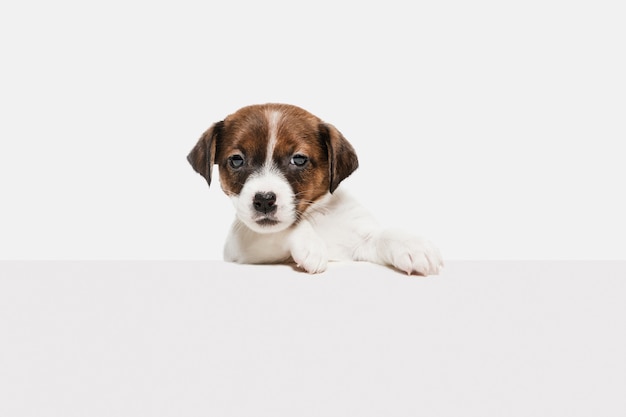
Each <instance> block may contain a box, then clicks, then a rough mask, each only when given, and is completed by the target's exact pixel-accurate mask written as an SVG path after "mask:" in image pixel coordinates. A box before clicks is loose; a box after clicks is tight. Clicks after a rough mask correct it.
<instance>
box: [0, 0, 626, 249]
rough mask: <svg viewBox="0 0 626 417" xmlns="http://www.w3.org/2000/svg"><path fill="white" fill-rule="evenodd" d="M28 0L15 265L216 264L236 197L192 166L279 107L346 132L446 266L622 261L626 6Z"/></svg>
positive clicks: (410, 225) (8, 166) (17, 85)
mask: <svg viewBox="0 0 626 417" xmlns="http://www.w3.org/2000/svg"><path fill="white" fill-rule="evenodd" d="M13 3H14V4H12V5H5V4H3V5H2V6H1V9H0V46H1V48H0V51H1V52H0V53H1V54H2V65H1V66H0V71H1V77H0V91H1V92H0V114H1V118H2V121H1V123H0V193H1V194H0V199H1V201H0V258H1V259H15V258H18V259H37V258H46V259H56V258H65V259H92V258H129V259H136V258H168V259H179V258H181V259H187V258H209V259H211V258H220V257H221V246H222V242H223V239H224V236H225V233H226V231H227V228H228V225H229V223H230V221H231V218H232V212H231V208H230V203H229V202H228V200H227V198H226V197H225V196H224V195H223V194H222V193H221V191H220V190H219V187H213V188H211V189H210V190H209V189H207V187H206V183H205V182H204V180H203V179H202V178H201V177H200V176H198V175H197V174H195V173H194V172H193V171H192V170H191V168H190V167H189V166H188V164H187V161H186V159H185V157H186V155H187V152H188V151H189V150H190V149H191V147H192V146H193V145H194V143H195V141H196V139H197V138H198V137H199V135H200V134H201V133H202V131H203V130H204V129H206V128H207V127H208V126H209V125H210V124H211V123H212V122H214V121H217V120H219V119H221V118H223V117H224V116H226V115H227V114H228V113H230V112H232V111H234V110H236V109H237V108H238V107H241V106H243V105H247V104H252V103H263V102H270V101H277V102H288V103H293V104H297V105H300V106H302V107H304V108H306V109H308V110H310V111H312V112H313V113H315V114H317V115H318V116H320V117H322V118H323V119H325V120H327V121H329V122H331V123H333V124H335V125H336V126H337V127H338V128H339V129H340V130H341V131H342V132H343V133H344V134H345V136H346V137H347V138H348V139H349V140H350V141H351V142H352V143H353V145H354V146H355V148H356V149H357V151H358V153H359V156H360V160H361V168H360V169H359V170H358V171H357V172H356V173H355V174H354V175H353V176H352V177H351V178H350V179H348V180H347V181H346V182H345V183H344V184H343V185H342V186H343V187H346V188H350V189H351V190H352V192H353V193H354V194H356V195H358V196H359V198H360V199H361V200H363V202H364V203H366V204H367V205H368V206H369V207H370V208H371V209H372V211H373V212H374V213H375V214H376V215H377V216H378V217H379V218H380V220H381V221H382V222H383V223H386V224H389V225H393V226H403V227H404V226H406V228H407V229H411V230H415V231H416V232H418V233H421V234H424V235H426V236H428V237H430V238H431V239H432V240H434V241H435V242H436V243H438V244H439V245H440V246H441V248H442V250H443V252H444V255H445V256H446V258H448V259H509V258H510V259H523V258H535V259H536V258H546V259H561V258H585V259H594V258H601V259H611V258H618V259H626V255H625V251H624V248H625V247H626V245H625V244H624V240H623V236H625V235H626V221H625V220H624V214H623V213H625V212H626V203H625V199H624V191H623V188H624V178H626V168H625V167H624V165H625V164H624V155H625V152H624V151H623V146H622V143H623V142H624V139H626V122H625V120H626V119H625V115H626V100H625V97H626V82H625V79H626V77H625V76H624V74H626V54H624V51H625V50H626V42H625V40H626V29H625V25H624V13H623V10H621V9H620V7H621V5H620V2H619V1H613V2H611V1H590V0H589V1H582V2H574V3H572V2H566V1H555V0H547V1H525V2H521V1H519V2H497V1H491V2H490V1H479V2H464V1H443V2H428V3H429V4H423V3H420V2H418V3H415V2H413V3H411V2H399V1H387V2H380V3H378V4H373V5H372V3H371V2H369V3H368V2H365V3H363V2H362V3H355V2H347V3H346V4H345V5H342V4H341V3H340V2H336V1H332V2H315V3H301V4H297V3H295V2H276V1H269V2H252V1H250V2H197V3H189V2H171V4H170V5H167V6H165V5H162V4H160V3H159V2H156V3H155V2H138V1H123V2H122V1H114V2H107V3H106V5H105V4H104V3H103V5H100V6H93V5H89V3H86V2H78V1H76V2H71V1H67V0H62V1H60V2H43V1H39V2H31V3H30V4H28V3H24V2H22V3H19V5H18V4H17V3H16V2H13ZM210 3H215V4H214V5H210Z"/></svg>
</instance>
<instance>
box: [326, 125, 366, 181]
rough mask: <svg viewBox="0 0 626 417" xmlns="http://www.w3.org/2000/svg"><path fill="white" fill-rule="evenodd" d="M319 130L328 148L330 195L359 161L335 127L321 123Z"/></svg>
mask: <svg viewBox="0 0 626 417" xmlns="http://www.w3.org/2000/svg"><path fill="white" fill-rule="evenodd" d="M319 129H320V134H321V136H322V138H323V139H324V140H325V141H326V146H327V147H328V162H329V170H330V192H331V193H332V192H334V191H335V190H336V189H337V187H338V186H339V183H340V182H341V181H343V180H344V179H346V178H347V177H348V176H349V175H350V174H352V173H353V172H354V170H356V169H357V168H358V166H359V160H358V158H357V156H356V152H355V151H354V148H353V147H352V145H350V142H348V141H347V140H346V138H344V137H343V135H342V134H341V132H339V130H337V128H336V127H335V126H333V125H331V124H328V123H321V124H320V127H319Z"/></svg>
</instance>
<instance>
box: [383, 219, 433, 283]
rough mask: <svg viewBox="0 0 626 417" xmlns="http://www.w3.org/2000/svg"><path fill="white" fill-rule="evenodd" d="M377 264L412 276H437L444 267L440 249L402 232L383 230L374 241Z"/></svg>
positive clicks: (426, 241) (424, 240)
mask: <svg viewBox="0 0 626 417" xmlns="http://www.w3.org/2000/svg"><path fill="white" fill-rule="evenodd" d="M373 243H374V246H375V252H376V257H377V258H378V259H377V260H376V261H377V263H381V264H386V265H391V266H393V267H395V268H397V269H399V270H401V271H404V272H406V273H407V274H409V275H411V274H413V273H417V274H419V275H435V274H438V273H439V271H440V270H441V268H442V267H443V260H442V258H441V253H440V252H439V249H437V247H435V246H434V245H433V244H432V243H431V242H430V241H428V240H426V239H423V238H420V237H417V236H413V235H411V234H408V233H405V232H403V231H400V230H383V231H381V232H379V233H378V234H377V236H376V238H375V239H374V240H373Z"/></svg>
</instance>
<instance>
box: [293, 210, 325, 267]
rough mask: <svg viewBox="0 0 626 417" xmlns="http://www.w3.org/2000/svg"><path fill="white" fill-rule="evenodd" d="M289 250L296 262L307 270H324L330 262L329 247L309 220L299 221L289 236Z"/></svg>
mask: <svg viewBox="0 0 626 417" xmlns="http://www.w3.org/2000/svg"><path fill="white" fill-rule="evenodd" d="M289 250H290V252H291V257H292V258H293V260H294V262H295V263H296V264H297V265H298V266H299V267H300V268H302V269H304V270H305V271H306V272H308V273H310V274H317V273H319V272H324V271H325V270H326V266H327V264H328V247H327V246H326V243H325V242H324V241H323V240H322V238H321V237H320V236H319V235H318V234H317V233H316V232H315V230H314V229H313V226H312V225H311V223H310V222H309V221H308V220H302V221H300V223H298V224H297V225H296V226H295V228H294V230H293V232H292V233H291V235H290V236H289Z"/></svg>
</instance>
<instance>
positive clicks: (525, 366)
mask: <svg viewBox="0 0 626 417" xmlns="http://www.w3.org/2000/svg"><path fill="white" fill-rule="evenodd" d="M0 337H1V338H2V340H1V341H0V416H6V417H18V416H63V417H70V416H80V417H96V416H116V417H119V416H132V417H138V416H176V417H190V416H219V417H222V416H224V417H227V416H242V417H243V416H246V417H255V416H290V417H306V416H358V417H361V416H383V417H391V416H455V417H458V416H481V417H486V416H498V417H502V416H533V417H537V416H550V417H553V416H567V417H575V416H593V417H610V416H616V417H617V416H620V417H623V416H625V415H626V262H622V261H615V262H604V261H593V262H592V261H589V262H583V261H571V262H569V261H560V262H557V261H537V262H534V261H525V262H518V261H509V262H503V261H492V262H488V261H480V262H478V261H475V262H469V261H457V262H448V264H447V266H446V269H445V270H444V272H443V274H442V275H440V276H437V277H428V278H425V277H407V276H405V275H402V274H401V273H397V272H395V271H392V270H390V269H388V268H384V267H380V266H376V265H370V264H363V263H347V264H344V263H340V264H331V265H330V267H329V270H328V271H327V272H326V273H324V274H321V275H316V276H310V275H306V274H303V273H299V272H296V271H294V270H293V269H292V268H291V267H289V266H243V265H235V264H228V263H224V262H219V261H198V262H188V261H171V262H168V261H141V262H139V261H138V262H134V261H119V262H118V261H76V262H72V261H56V262H46V261H40V262H34V261H21V262H17V261H5V262H0Z"/></svg>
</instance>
